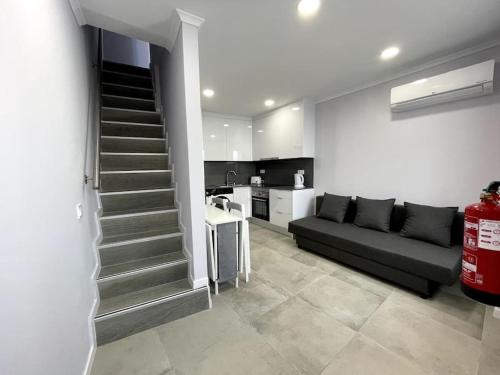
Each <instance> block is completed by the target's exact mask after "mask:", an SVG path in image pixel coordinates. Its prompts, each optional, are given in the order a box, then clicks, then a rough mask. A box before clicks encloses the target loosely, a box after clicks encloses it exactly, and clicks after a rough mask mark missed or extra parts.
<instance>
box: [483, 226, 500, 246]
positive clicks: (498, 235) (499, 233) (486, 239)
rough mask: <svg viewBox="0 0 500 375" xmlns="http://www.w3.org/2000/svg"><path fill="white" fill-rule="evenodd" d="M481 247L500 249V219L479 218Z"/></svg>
mask: <svg viewBox="0 0 500 375" xmlns="http://www.w3.org/2000/svg"><path fill="white" fill-rule="evenodd" d="M479 247H480V248H482V249H487V250H493V251H500V221H496V220H483V219H481V220H479Z"/></svg>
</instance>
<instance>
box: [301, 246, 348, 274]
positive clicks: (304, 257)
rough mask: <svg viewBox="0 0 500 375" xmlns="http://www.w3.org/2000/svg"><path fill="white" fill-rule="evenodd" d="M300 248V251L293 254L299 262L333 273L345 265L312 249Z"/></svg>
mask: <svg viewBox="0 0 500 375" xmlns="http://www.w3.org/2000/svg"><path fill="white" fill-rule="evenodd" d="M298 250H299V252H298V253H297V254H296V255H294V256H292V259H294V260H296V261H297V262H300V263H304V264H305V265H307V266H310V267H316V268H319V269H321V270H323V271H324V272H326V273H332V272H334V271H336V270H338V269H339V268H342V267H343V266H341V265H340V264H338V263H336V262H335V261H333V260H330V259H328V258H325V257H322V256H320V255H316V254H314V253H312V252H310V251H307V250H302V249H298Z"/></svg>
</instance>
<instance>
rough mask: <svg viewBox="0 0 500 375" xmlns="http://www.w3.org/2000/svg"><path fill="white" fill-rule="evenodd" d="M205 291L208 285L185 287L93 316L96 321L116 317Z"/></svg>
mask: <svg viewBox="0 0 500 375" xmlns="http://www.w3.org/2000/svg"><path fill="white" fill-rule="evenodd" d="M207 291H208V287H206V286H204V287H201V288H196V289H192V288H191V289H187V290H186V291H183V292H179V293H175V294H171V295H168V296H165V297H163V298H156V299H153V300H151V301H148V302H144V303H141V304H137V305H134V306H130V307H127V308H124V309H120V310H117V311H113V312H109V313H107V314H103V315H96V317H95V318H94V321H95V322H96V323H97V322H100V321H104V320H107V319H111V318H113V317H116V316H121V315H124V314H126V313H129V312H132V311H138V310H141V309H143V308H147V307H151V306H156V305H159V304H161V303H163V302H165V301H169V300H171V301H172V300H176V299H179V298H182V297H184V296H189V295H192V294H196V293H206V292H207Z"/></svg>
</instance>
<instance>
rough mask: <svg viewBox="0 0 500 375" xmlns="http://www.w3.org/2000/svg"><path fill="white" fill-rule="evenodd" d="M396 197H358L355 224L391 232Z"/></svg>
mask: <svg viewBox="0 0 500 375" xmlns="http://www.w3.org/2000/svg"><path fill="white" fill-rule="evenodd" d="M395 201H396V199H367V198H362V197H356V204H357V211H356V217H355V218H354V224H356V225H357V226H358V227H364V228H372V229H376V230H381V231H382V232H389V230H390V225H391V213H392V209H393V207H394V202H395Z"/></svg>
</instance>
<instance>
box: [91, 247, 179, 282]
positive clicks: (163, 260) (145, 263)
mask: <svg viewBox="0 0 500 375" xmlns="http://www.w3.org/2000/svg"><path fill="white" fill-rule="evenodd" d="M181 260H186V257H185V255H184V253H183V252H182V251H174V252H171V253H166V254H164V255H159V256H155V257H149V258H143V259H136V260H133V261H130V262H125V263H118V264H111V265H108V266H104V267H102V268H101V272H100V273H99V278H103V277H110V276H114V275H119V274H122V273H127V272H131V271H136V270H141V269H144V268H150V267H155V266H159V265H163V264H168V263H172V262H178V261H181Z"/></svg>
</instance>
